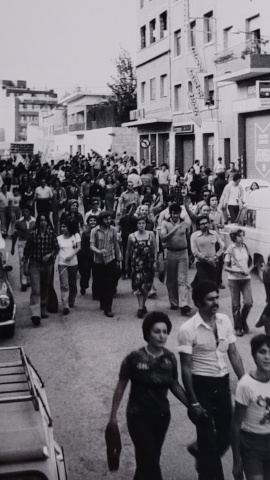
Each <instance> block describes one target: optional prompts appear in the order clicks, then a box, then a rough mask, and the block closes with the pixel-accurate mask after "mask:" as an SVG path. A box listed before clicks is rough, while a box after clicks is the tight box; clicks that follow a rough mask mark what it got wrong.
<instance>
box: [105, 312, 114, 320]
mask: <svg viewBox="0 0 270 480" xmlns="http://www.w3.org/2000/svg"><path fill="white" fill-rule="evenodd" d="M104 313H105V315H106V317H110V318H112V317H114V313H113V312H111V311H109V312H108V311H107V310H105V311H104Z"/></svg>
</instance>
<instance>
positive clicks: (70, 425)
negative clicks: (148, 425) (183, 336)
mask: <svg viewBox="0 0 270 480" xmlns="http://www.w3.org/2000/svg"><path fill="white" fill-rule="evenodd" d="M7 247H8V250H9V251H10V247H11V242H10V240H7ZM10 262H11V263H12V265H13V267H14V270H13V272H12V273H11V274H10V281H11V284H12V286H13V287H14V294H15V299H16V302H17V324H16V333H15V337H14V339H12V340H5V341H1V345H3V346H4V345H22V346H23V347H24V348H25V351H26V353H27V354H28V355H29V357H30V359H31V360H32V362H33V363H34V365H35V367H36V368H37V369H38V371H39V373H40V374H41V376H42V378H43V379H44V381H45V384H46V391H47V395H48V399H49V403H50V407H51V412H52V416H53V420H54V433H55V438H56V439H57V441H58V442H59V443H61V444H62V445H63V446H64V449H65V454H66V461H67V467H68V472H69V480H87V479H89V480H100V479H101V478H111V479H115V480H129V479H132V477H133V472H134V454H133V447H132V444H131V441H130V439H129V436H128V434H127V429H126V425H125V406H126V400H127V395H126V396H125V398H124V401H123V402H122V405H121V407H120V410H119V416H118V417H119V424H120V430H121V435H122V454H121V463H120V470H119V472H116V473H114V474H111V473H110V472H109V471H108V469H107V465H106V450H105V442H104V429H105V426H106V423H107V421H108V413H109V410H110V405H111V399H112V393H113V388H114V386H115V383H116V381H117V375H118V371H119V366H120V362H121V360H122V358H123V357H124V356H125V355H126V354H127V353H128V352H130V351H131V350H132V349H136V348H138V347H140V346H142V345H143V343H144V342H143V337H142V333H141V320H139V319H138V318H137V317H136V315H135V314H136V311H137V303H136V299H135V297H133V296H132V294H131V293H130V281H129V280H127V281H122V280H121V281H120V284H119V288H118V294H117V298H116V299H115V302H114V312H115V317H114V318H113V319H109V318H107V317H105V316H104V315H103V314H102V313H101V312H100V310H99V304H98V302H93V301H92V300H91V297H90V293H88V294H87V295H86V296H85V297H82V296H81V295H80V294H79V295H78V298H77V303H76V307H75V308H74V310H72V313H71V314H70V315H69V316H68V317H62V315H61V314H55V315H50V317H49V318H48V319H46V320H42V325H41V327H40V328H37V329H34V328H33V327H32V325H31V322H30V315H29V311H28V303H29V290H28V291H27V292H26V293H21V292H20V291H19V285H18V265H17V263H18V262H17V251H16V252H15V256H14V257H11V256H10ZM190 275H191V277H193V275H194V268H193V269H192V270H191V272H190ZM56 276H57V275H56ZM224 278H226V275H224ZM252 281H253V295H254V303H255V305H254V308H253V309H252V313H251V315H250V318H249V324H250V326H251V327H253V328H252V330H253V332H252V333H254V332H255V330H256V329H255V328H254V324H255V322H256V319H257V317H258V315H259V313H260V312H261V310H262V308H263V305H264V301H265V295H264V289H263V285H262V284H261V282H260V281H259V280H258V279H257V277H256V276H255V275H254V276H253V279H252ZM155 283H156V286H157V290H158V299H157V300H150V301H149V302H148V305H147V306H148V309H149V310H151V309H162V310H164V311H165V312H167V313H168V314H169V316H170V318H171V320H172V322H173V329H172V332H171V335H170V336H169V340H168V344H167V346H168V348H170V349H171V350H174V351H176V347H177V342H176V338H177V331H178V328H179V326H180V325H181V323H182V322H183V321H184V320H185V318H184V317H180V316H179V313H177V312H171V311H170V310H169V308H168V301H167V294H166V288H165V286H164V285H162V284H160V282H159V281H158V279H156V280H155ZM224 283H225V284H226V281H225V282H224ZM56 285H57V292H58V293H59V285H58V282H56ZM220 310H221V311H222V312H224V313H227V314H229V315H230V316H231V311H230V298H229V290H228V288H226V290H222V291H221V300H220ZM249 340H250V335H248V336H245V337H243V338H241V339H240V340H239V341H238V342H237V344H238V346H239V350H240V353H241V354H242V356H243V359H244V363H245V367H246V368H247V369H249V368H250V366H251V365H252V360H251V358H250V353H249V346H248V343H249ZM235 383H236V379H235V376H234V375H232V388H234V386H235ZM170 401H171V414H172V421H171V425H170V428H169V431H168V434H167V438H166V442H165V445H164V448H163V455H162V462H161V463H162V468H163V472H164V479H165V480H195V479H196V478H197V475H196V472H195V469H194V462H193V460H192V458H191V457H190V456H189V455H188V454H187V453H186V445H187V444H188V443H189V442H190V441H191V440H192V439H193V438H194V433H195V430H194V427H193V425H192V424H191V423H190V421H189V420H188V419H187V416H186V412H185V408H184V407H183V406H182V405H181V404H179V403H178V402H177V400H176V399H175V398H174V397H172V396H171V397H170ZM224 465H225V471H226V480H231V479H232V476H231V473H230V471H231V454H230V453H228V454H227V456H226V457H225V459H224Z"/></svg>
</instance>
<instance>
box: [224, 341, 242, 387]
mask: <svg viewBox="0 0 270 480" xmlns="http://www.w3.org/2000/svg"><path fill="white" fill-rule="evenodd" d="M228 357H229V360H230V362H231V365H232V367H233V369H234V372H235V374H236V376H237V378H238V379H240V378H241V377H242V376H243V375H244V373H245V371H244V366H243V362H242V358H241V356H240V353H239V352H238V350H237V348H236V345H235V343H230V345H229V349H228Z"/></svg>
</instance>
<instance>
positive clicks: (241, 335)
mask: <svg viewBox="0 0 270 480" xmlns="http://www.w3.org/2000/svg"><path fill="white" fill-rule="evenodd" d="M235 335H236V336H237V337H243V335H244V330H242V329H241V328H238V329H237V330H236V331H235Z"/></svg>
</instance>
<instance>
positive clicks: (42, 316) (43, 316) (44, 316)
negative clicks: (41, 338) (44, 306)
mask: <svg viewBox="0 0 270 480" xmlns="http://www.w3.org/2000/svg"><path fill="white" fill-rule="evenodd" d="M41 318H49V315H48V314H47V313H42V314H41Z"/></svg>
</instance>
